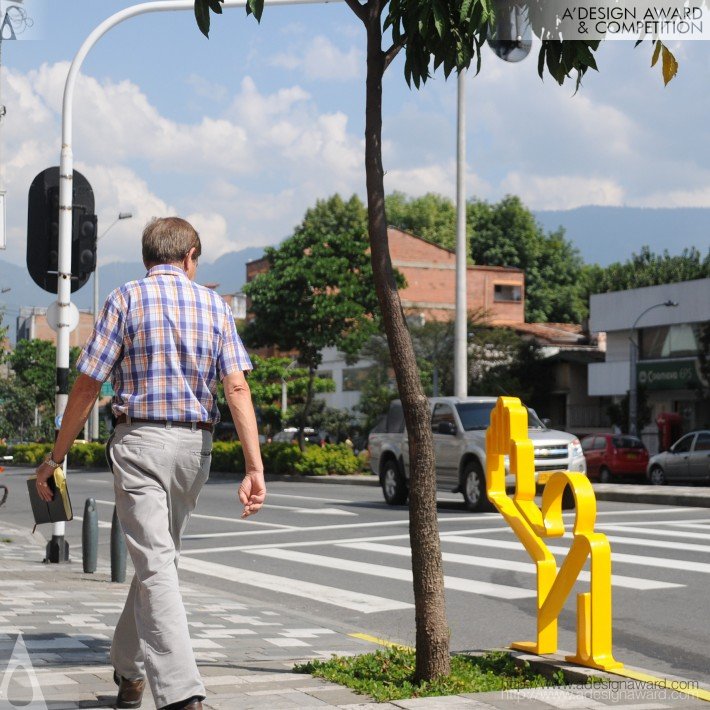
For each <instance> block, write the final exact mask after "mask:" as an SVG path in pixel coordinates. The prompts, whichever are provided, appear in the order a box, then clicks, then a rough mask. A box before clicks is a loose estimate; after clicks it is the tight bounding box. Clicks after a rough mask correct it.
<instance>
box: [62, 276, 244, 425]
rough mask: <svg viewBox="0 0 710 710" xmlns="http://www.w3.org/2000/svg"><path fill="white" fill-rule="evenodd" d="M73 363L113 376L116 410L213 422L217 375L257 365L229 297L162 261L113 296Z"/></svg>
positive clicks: (216, 416) (144, 416) (93, 373)
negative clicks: (249, 351) (253, 364)
mask: <svg viewBox="0 0 710 710" xmlns="http://www.w3.org/2000/svg"><path fill="white" fill-rule="evenodd" d="M76 366H77V369H78V370H79V372H82V373H83V374H85V375H88V376H89V377H91V378H93V379H94V380H98V381H99V382H104V381H105V380H106V379H108V377H109V375H111V376H112V377H111V381H112V384H113V389H114V391H115V393H116V396H115V397H114V399H113V403H112V406H113V411H114V413H115V414H116V415H119V414H127V415H128V416H130V417H135V418H137V419H157V420H170V421H182V422H212V423H217V422H218V421H219V411H218V409H217V401H216V396H215V394H216V390H217V376H219V377H220V379H223V378H224V377H225V376H226V375H230V374H232V373H234V372H238V371H243V370H251V367H252V365H251V361H250V360H249V356H248V355H247V352H246V350H245V349H244V345H243V344H242V341H241V340H240V338H239V335H237V329H236V328H235V326H234V318H233V317H232V311H231V309H230V308H229V306H228V305H227V304H226V303H225V302H224V300H223V299H222V298H221V297H220V296H219V295H218V294H216V293H215V292H214V291H212V290H211V289H208V288H205V287H204V286H198V285H197V284H194V283H193V282H192V281H190V279H188V278H187V276H186V275H185V273H184V272H183V271H182V270H181V269H178V268H177V267H175V266H170V265H165V264H163V265H161V266H155V267H153V268H152V269H150V271H148V273H147V274H146V277H145V278H144V279H140V280H139V281H129V282H128V283H127V284H125V285H123V286H121V287H120V288H117V289H116V290H115V291H113V292H112V293H111V294H110V295H109V297H108V299H107V300H106V303H105V304H104V307H103V310H102V311H101V315H100V316H99V319H98V321H97V322H96V325H95V326H94V332H93V333H92V335H91V337H90V338H89V340H88V341H87V343H86V345H85V346H84V349H83V350H82V352H81V355H80V357H79V360H78V361H77V365H76Z"/></svg>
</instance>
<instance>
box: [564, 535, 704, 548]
mask: <svg viewBox="0 0 710 710" xmlns="http://www.w3.org/2000/svg"><path fill="white" fill-rule="evenodd" d="M602 532H603V531H602ZM564 537H565V538H567V539H570V540H571V539H572V533H567V534H565V536H564ZM606 537H607V540H609V542H617V543H619V544H622V545H638V546H640V547H658V548H661V549H664V550H686V551H689V552H710V545H695V544H694V543H692V542H676V541H675V540H673V541H670V540H669V541H665V540H649V539H648V538H645V537H626V535H607V536H606Z"/></svg>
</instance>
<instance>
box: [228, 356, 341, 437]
mask: <svg viewBox="0 0 710 710" xmlns="http://www.w3.org/2000/svg"><path fill="white" fill-rule="evenodd" d="M251 361H252V364H253V365H254V369H253V370H252V371H251V372H250V373H249V388H250V389H251V396H252V401H253V402H254V406H255V408H256V410H257V412H258V413H259V417H260V420H261V425H262V427H263V429H264V431H266V433H267V434H273V433H275V432H277V431H280V430H281V429H282V428H283V427H284V426H285V423H284V422H283V421H282V419H281V388H282V382H283V380H284V379H285V380H286V391H287V395H288V408H289V414H290V413H291V408H292V407H294V406H297V405H303V404H304V403H305V401H306V396H307V393H308V378H309V373H308V369H307V368H303V367H290V365H291V364H292V362H293V361H292V359H291V358H287V357H270V358H263V357H259V356H258V355H253V356H252V358H251ZM334 389H335V383H334V382H333V380H332V379H330V378H326V377H318V376H317V375H316V376H315V377H314V379H313V392H315V393H319V392H332V391H333V390H334ZM222 396H224V395H222ZM225 406H226V402H225ZM226 416H229V415H228V414H226Z"/></svg>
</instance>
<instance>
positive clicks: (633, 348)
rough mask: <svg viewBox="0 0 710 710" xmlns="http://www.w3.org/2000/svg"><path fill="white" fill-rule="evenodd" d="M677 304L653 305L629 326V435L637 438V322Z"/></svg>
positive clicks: (669, 302) (669, 301) (667, 302)
mask: <svg viewBox="0 0 710 710" xmlns="http://www.w3.org/2000/svg"><path fill="white" fill-rule="evenodd" d="M677 305H678V304H677V303H676V302H675V301H671V300H670V299H669V300H668V301H664V302H663V303H654V304H653V305H652V306H649V307H648V308H647V309H646V310H645V311H642V312H641V315H639V317H638V318H637V319H636V320H635V321H634V324H633V325H632V326H631V337H630V338H629V340H630V341H631V342H630V347H629V378H630V382H629V434H631V435H632V436H638V376H637V374H636V371H637V369H638V368H637V361H638V343H637V342H636V339H635V338H634V333H636V326H637V325H638V323H639V321H640V320H641V319H642V318H643V317H644V316H645V315H646V314H647V313H648V312H649V311H652V310H653V309H654V308H675V307H676V306H677Z"/></svg>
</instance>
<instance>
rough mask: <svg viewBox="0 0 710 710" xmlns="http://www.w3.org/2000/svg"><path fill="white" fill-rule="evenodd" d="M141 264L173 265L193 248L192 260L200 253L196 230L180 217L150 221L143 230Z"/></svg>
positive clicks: (200, 247) (200, 248) (198, 237)
mask: <svg viewBox="0 0 710 710" xmlns="http://www.w3.org/2000/svg"><path fill="white" fill-rule="evenodd" d="M142 245H143V263H144V264H145V265H146V266H156V265H157V264H175V263H177V262H179V261H182V260H183V259H184V258H185V257H186V256H187V253H188V252H189V251H190V249H192V248H193V247H194V248H195V254H194V256H193V259H194V260H197V258H198V257H199V256H200V254H201V253H202V244H201V243H200V235H199V234H198V233H197V230H196V229H195V228H194V227H193V226H192V225H191V224H190V223H189V222H187V221H186V220H184V219H181V218H180V217H159V218H156V219H152V220H151V221H150V222H148V224H147V225H146V228H145V229H144V230H143V239H142Z"/></svg>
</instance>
